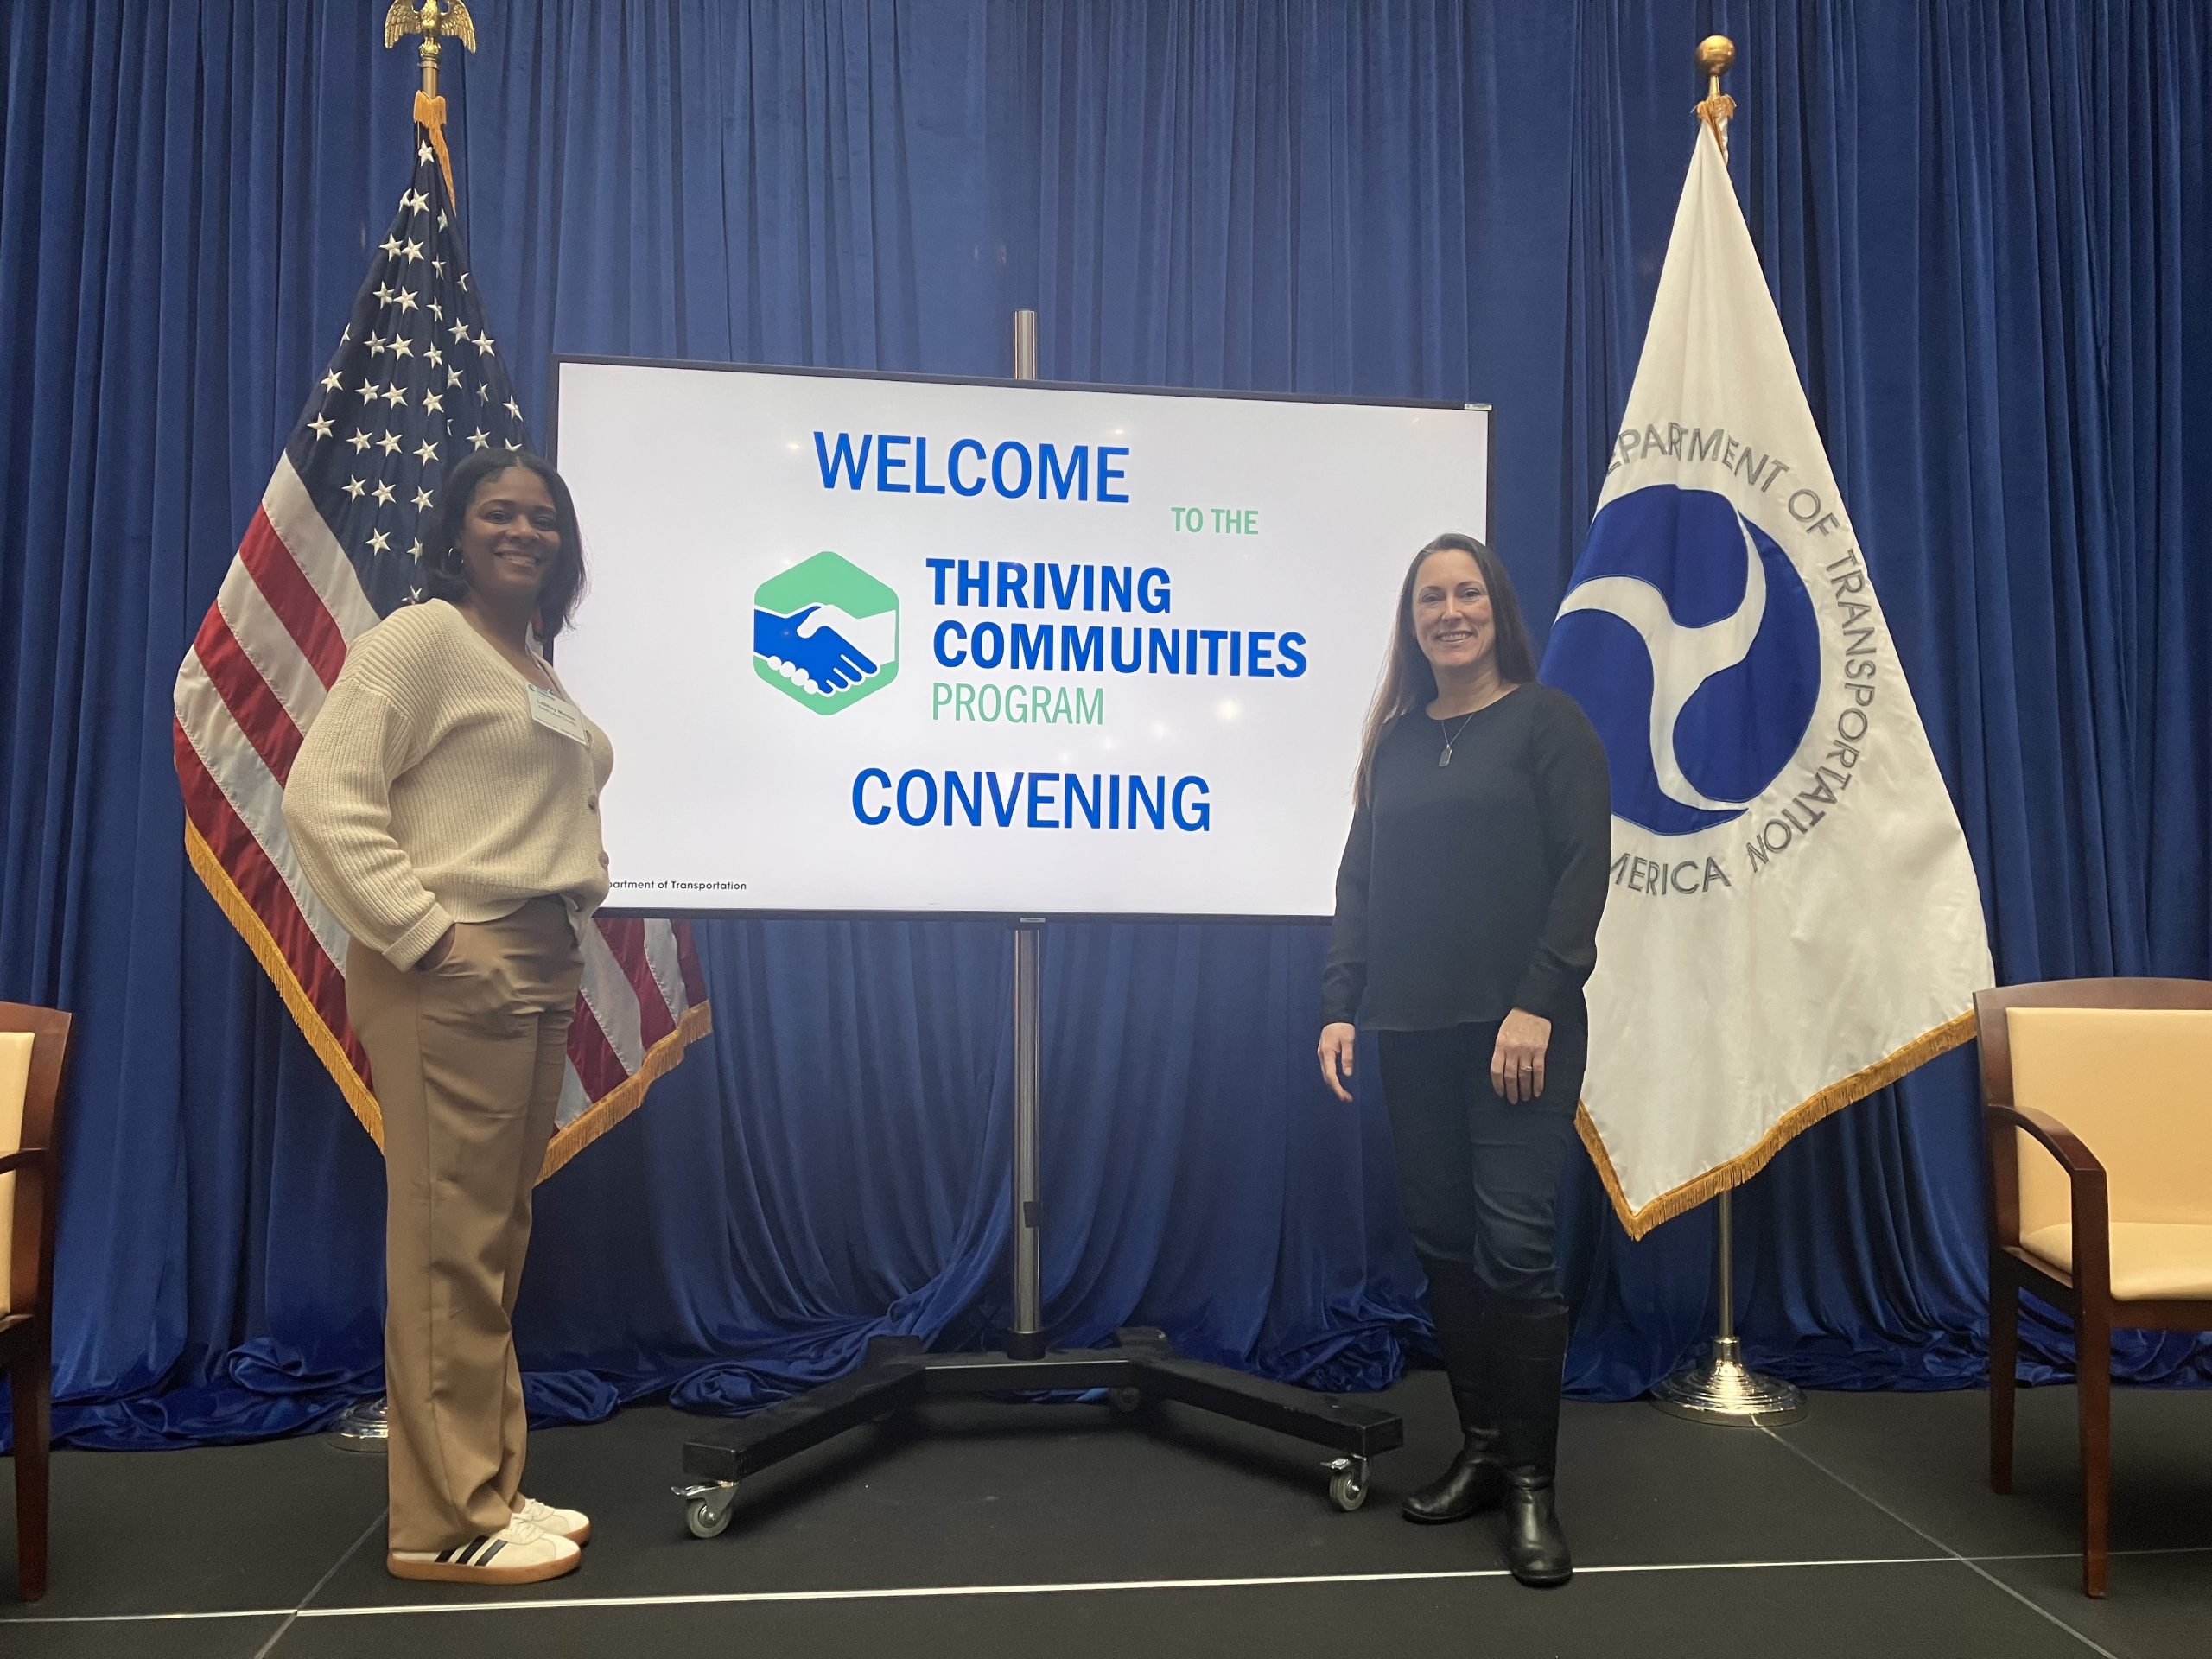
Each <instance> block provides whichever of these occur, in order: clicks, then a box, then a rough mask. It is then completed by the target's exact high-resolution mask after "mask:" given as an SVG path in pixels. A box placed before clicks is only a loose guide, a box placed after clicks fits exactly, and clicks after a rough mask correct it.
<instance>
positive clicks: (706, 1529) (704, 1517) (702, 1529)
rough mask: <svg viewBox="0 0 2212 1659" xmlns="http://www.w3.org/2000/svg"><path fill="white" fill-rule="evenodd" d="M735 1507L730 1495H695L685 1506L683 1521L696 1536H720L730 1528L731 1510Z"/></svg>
mask: <svg viewBox="0 0 2212 1659" xmlns="http://www.w3.org/2000/svg"><path fill="white" fill-rule="evenodd" d="M734 1507H736V1506H735V1504H734V1503H733V1502H732V1501H731V1500H730V1499H729V1498H728V1497H721V1498H713V1497H695V1498H693V1499H692V1500H691V1501H690V1503H687V1504H685V1505H684V1506H683V1523H684V1525H686V1526H688V1527H690V1529H691V1535H692V1536H693V1537H694V1538H719V1537H721V1535H722V1534H723V1533H725V1532H727V1531H728V1530H729V1512H730V1510H732V1509H734Z"/></svg>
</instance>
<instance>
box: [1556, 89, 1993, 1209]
mask: <svg viewBox="0 0 2212 1659" xmlns="http://www.w3.org/2000/svg"><path fill="white" fill-rule="evenodd" d="M1542 677H1543V678H1544V679H1545V680H1546V681H1547V682H1548V683H1551V684H1553V685H1556V686H1560V687H1561V688H1563V689H1564V690H1567V691H1569V692H1571V693H1573V696H1575V697H1576V698H1577V699H1578V700H1579V701H1580V702H1581V704H1582V706H1583V708H1584V709H1586V710H1587V711H1588V713H1589V715H1590V717H1591V719H1592V721H1593V722H1594V723H1595V724H1596V726H1597V728H1598V730H1599V734H1600V735H1601V736H1603V738H1604V739H1605V750H1606V754H1607V757H1608V760H1609V764H1610V766H1611V774H1612V792H1613V865H1612V884H1613V885H1612V893H1611V896H1610V897H1609V898H1608V899H1607V901H1606V906H1605V920H1604V923H1603V924H1602V925H1601V926H1600V927H1599V933H1598V968H1597V972H1596V974H1595V975H1594V976H1593V977H1592V980H1591V982H1590V986H1589V991H1588V995H1589V1002H1590V1031H1591V1039H1590V1064H1589V1071H1588V1075H1587V1077H1586V1080H1585V1082H1584V1084H1583V1096H1582V1099H1583V1104H1582V1112H1581V1115H1580V1128H1581V1131H1582V1136H1583V1140H1584V1142H1585V1144H1586V1146H1587V1147H1589V1150H1590V1154H1591V1156H1592V1159H1594V1160H1596V1163H1597V1166H1598V1169H1599V1173H1600V1175H1601V1176H1602V1177H1603V1179H1604V1180H1605V1187H1606V1191H1607V1192H1609V1193H1610V1194H1611V1198H1612V1200H1613V1205H1614V1207H1615V1209H1616V1210H1617V1211H1618V1212H1619V1214H1620V1217H1621V1220H1622V1223H1623V1224H1624V1225H1625V1226H1626V1227H1627V1229H1628V1230H1629V1232H1630V1234H1631V1235H1632V1236H1636V1237H1639V1238H1640V1237H1642V1236H1643V1235H1644V1234H1645V1233H1647V1232H1649V1230H1651V1229H1652V1228H1654V1227H1656V1226H1657V1225H1658V1224H1660V1223H1661V1222H1662V1221H1665V1220H1667V1219H1669V1217H1673V1216H1676V1215H1679V1214H1681V1212H1682V1211H1686V1210H1688V1209H1690V1208H1692V1207H1693V1206H1694V1205H1698V1204H1700V1203H1702V1202H1703V1201H1704V1200H1705V1199H1707V1198H1710V1197H1713V1195H1714V1194H1716V1193H1719V1192H1722V1191H1724V1190H1726V1189H1727V1188H1729V1187H1732V1186H1733V1185H1737V1184H1738V1182H1741V1181H1743V1180H1745V1179H1749V1178H1750V1176H1751V1175H1752V1174H1753V1173H1756V1172H1757V1171H1758V1170H1759V1169H1760V1168H1761V1167H1763V1166H1764V1165H1765V1163H1766V1162H1767V1160H1769V1159H1770V1158H1771V1157H1772V1156H1773V1155H1774V1154H1775V1152H1776V1151H1777V1149H1778V1148H1779V1147H1781V1146H1782V1145H1783V1142H1785V1141H1788V1140H1789V1137H1790V1136H1791V1135H1795V1134H1796V1133H1797V1132H1798V1131H1799V1130H1800V1129H1802V1128H1805V1127H1807V1126H1808V1124H1811V1123H1814V1122H1817V1121H1819V1120H1820V1119H1821V1117H1824V1116H1827V1114H1828V1113H1830V1112H1832V1111H1834V1110H1835V1109H1837V1108H1839V1107H1840V1106H1844V1105H1847V1104H1848V1103H1850V1102H1852V1101H1854V1100H1857V1099H1859V1098H1860V1097H1861V1096H1865V1095H1866V1094H1869V1093H1871V1092H1872V1090H1876V1089H1878V1088H1880V1087H1881V1086H1882V1085H1883V1084H1886V1083H1888V1082H1890V1081H1891V1079H1893V1078H1895V1077H1897V1076H1899V1075H1900V1074H1902V1073H1903V1072H1904V1071H1909V1070H1910V1069H1911V1068H1912V1067H1913V1066H1915V1065H1919V1064H1920V1063H1921V1062H1923V1060H1925V1059H1927V1058H1929V1057H1930V1056H1932V1055H1935V1054H1936V1053H1939V1052H1942V1051H1943V1050H1944V1049H1946V1048H1949V1047H1951V1046H1955V1045H1956V1044H1958V1043H1961V1042H1963V1041H1964V1040H1965V1039H1967V1036H1968V1035H1970V1034H1971V1021H1972V1009H1973V995H1974V992H1975V991H1976V990H1978V989H1980V988H1983V987H1986V986H1987V985H1988V984H1990V983H1991V982H1992V978H1993V976H1992V970H1991V967H1990V957H1989V942H1988V938H1987V935H1986V931H1985V929H1984V925H1983V921H1982V911H1981V901H1980V892H1979V889H1978V887H1977V886H1976V883H1975V879H1974V866H1973V863H1972V862H1971V861H1970V859H1969V858H1968V855H1967V844H1966V837H1965V836H1964V834H1963V833H1962V832H1961V829H1960V827H1959V820H1958V816H1957V813H1956V812H1955V810H1954V809H1953V807H1952V804H1951V799H1950V797H1949V795H1948V793H1947V792H1946V791H1945V789H1944V785H1943V779H1942V776H1941V775H1940V774H1939V773H1938V772H1937V771H1936V760H1935V756H1934V754H1933V753H1931V752H1930V750H1929V746H1928V738H1927V734H1926V733H1925V731H1923V728H1922V726H1921V723H1920V715H1919V711H1918V710H1917V709H1916V708H1915V706H1914V704H1913V699H1912V692H1911V690H1910V687H1908V686H1907V685H1906V683H1905V680H1904V670H1903V668H1902V667H1901V666H1900V664H1899V663H1898V661H1897V652H1896V650H1895V648H1894V647H1893V645H1892V644H1891V639H1890V633H1889V630H1888V628H1887V626H1885V624H1884V622H1883V620H1882V609H1881V605H1880V603H1879V602H1878V601H1877V600H1876V598H1875V596H1874V589H1873V586H1872V582H1871V581H1870V580H1869V578H1868V575H1867V570H1866V559H1865V558H1864V557H1863V556H1862V555H1861V552H1860V550H1859V542H1858V538H1857V537H1855V536H1854V535H1853V531H1852V528H1851V519H1850V516H1849V515H1848V514H1847V513H1846V512H1845V511H1844V506H1843V502H1842V500H1841V499H1840V497H1839V496H1838V493H1837V491H1836V484H1835V479H1834V475H1833V474H1831V473H1830V471H1829V469H1828V462H1827V454H1826V453H1825V452H1824V450H1823V449H1822V448H1821V437H1820V434H1819V432H1818V431H1817V430H1816V429H1815V427H1814V424H1813V416H1812V410H1811V409H1810V408H1809V407H1808V404H1807V403H1806V401H1805V395H1804V392H1803V391H1802V389H1801V388H1800V386H1799V385H1798V379H1797V371H1796V365H1795V363H1794V362H1792V360H1791V359H1790V355H1789V341H1788V340H1787V338H1786V337H1785V336H1784V335H1783V331H1782V320H1781V318H1780V316H1779V315H1777V313H1776V310H1775V306H1774V301H1773V299H1772V298H1771V297H1770V296H1769V294H1768V292H1767V287H1766V283H1765V280H1764V277H1762V276H1761V274H1760V271H1759V264H1758V253H1757V252H1756V251H1755V250H1754V249H1753V247H1752V245H1751V235H1750V232H1748V231H1747V230H1746V228H1745V224H1744V216H1743V213H1742V210H1741V209H1740V208H1739V207H1738V205H1737V201H1736V194H1735V192H1734V191H1733V190H1732V188H1730V187H1729V181H1728V170H1727V166H1726V162H1724V161H1723V160H1722V157H1721V152H1720V149H1719V143H1718V142H1717V141H1716V137H1715V134H1714V131H1713V129H1712V128H1711V127H1710V126H1709V125H1707V124H1702V123H1701V124H1700V128H1699V132H1698V139H1697V148H1696V153H1695V155H1694V157H1693V158H1692V160H1691V162H1690V169H1689V178H1688V182H1687V183H1686V184H1685V185H1684V187H1683V190H1682V200H1681V208H1680V210H1679V212H1678V213H1676V215H1675V228H1674V234H1673V237H1672V238H1671V240H1670V241H1669V244H1668V247H1667V263H1666V267H1665V269H1664V270H1662V272H1661V274H1660V278H1659V294H1658V299H1657V302H1656V304H1655V305H1654V306H1653V308H1652V313H1651V326H1650V331H1649V334H1647V335H1646V336H1645V339H1644V344H1643V359H1642V361H1641V362H1640V363H1639V364H1638V365H1637V372H1636V384H1635V387H1634V389H1633V390H1632V391H1630V394H1629V400H1628V410H1627V413H1626V415H1625V416H1624V418H1623V420H1622V423H1621V428H1620V432H1619V435H1618V439H1617V440H1616V442H1615V443H1614V447H1613V450H1612V453H1611V457H1610V459H1609V461H1608V464H1607V467H1606V473H1605V486H1604V488H1603V490H1602V491H1601V492H1600V493H1599V497H1598V510H1597V513H1596V516H1595V517H1594V518H1593V519H1592V522H1591V526H1590V537H1589V541H1588V543H1587V545H1586V548H1585V550H1584V552H1583V555H1582V559H1581V563H1580V564H1579V565H1578V566H1577V567H1576V569H1575V572H1574V581H1573V585H1572V586H1571V587H1570V588H1568V590H1567V598H1566V600H1565V601H1564V602H1563V603H1562V604H1561V606H1560V616H1559V620H1558V623H1557V625H1556V626H1555V627H1554V630H1553V632H1552V638H1551V641H1550V644H1549V645H1548V648H1547V649H1546V651H1545V652H1544V663H1543V669H1542Z"/></svg>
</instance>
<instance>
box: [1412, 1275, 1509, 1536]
mask: <svg viewBox="0 0 2212 1659" xmlns="http://www.w3.org/2000/svg"><path fill="white" fill-rule="evenodd" d="M1421 1265H1422V1267H1423V1268H1426V1269H1427V1273H1428V1299H1427V1300H1428V1313H1429V1318H1430V1319H1433V1320H1434V1321H1435V1323H1436V1342H1437V1346H1439V1347H1440V1348H1441V1349H1442V1350H1443V1351H1444V1374H1445V1375H1446V1376H1448V1377H1449V1378H1451V1380H1452V1402H1453V1403H1454V1404H1456V1405H1457V1406H1458V1407H1459V1431H1460V1433H1461V1435H1462V1437H1463V1438H1462V1440H1461V1443H1460V1446H1459V1455H1458V1456H1457V1457H1455V1458H1453V1459H1452V1465H1451V1467H1449V1468H1448V1469H1446V1470H1445V1471H1444V1472H1443V1473H1442V1474H1440V1475H1439V1476H1438V1477H1437V1478H1435V1479H1434V1480H1433V1481H1431V1482H1429V1484H1427V1485H1426V1486H1424V1487H1422V1488H1421V1490H1420V1491H1417V1492H1414V1493H1412V1494H1410V1495H1409V1496H1408V1497H1407V1499H1406V1501H1405V1503H1403V1504H1402V1505H1401V1506H1400V1509H1399V1513H1401V1514H1402V1515H1403V1516H1405V1517H1406V1519H1407V1520H1408V1521H1419V1522H1424V1523H1427V1524H1429V1525H1434V1524H1437V1523H1439V1522H1446V1521H1464V1520H1465V1519H1466V1518H1467V1517H1468V1516H1471V1515H1479V1514H1480V1513H1482V1511H1484V1510H1491V1509H1495V1508H1497V1505H1498V1503H1500V1502H1501V1501H1502V1500H1503V1498H1504V1497H1505V1471H1504V1469H1503V1467H1502V1466H1501V1465H1500V1464H1499V1463H1498V1460H1497V1412H1496V1410H1495V1409H1494V1408H1493V1406H1492V1403H1491V1388H1490V1385H1489V1382H1488V1378H1487V1374H1486V1371H1485V1369H1484V1356H1483V1348H1484V1340H1485V1338H1484V1328H1483V1324H1484V1321H1483V1307H1484V1296H1483V1292H1482V1289H1481V1287H1480V1286H1479V1285H1478V1284H1477V1282H1476V1281H1475V1274H1474V1270H1473V1269H1472V1268H1469V1267H1468V1266H1466V1265H1465V1263H1464V1262H1440V1261H1436V1260H1434V1259H1433V1258H1431V1257H1428V1256H1423V1257H1422V1258H1421Z"/></svg>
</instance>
